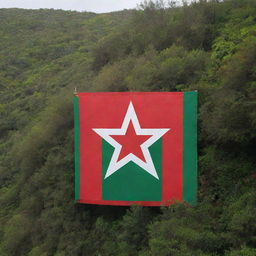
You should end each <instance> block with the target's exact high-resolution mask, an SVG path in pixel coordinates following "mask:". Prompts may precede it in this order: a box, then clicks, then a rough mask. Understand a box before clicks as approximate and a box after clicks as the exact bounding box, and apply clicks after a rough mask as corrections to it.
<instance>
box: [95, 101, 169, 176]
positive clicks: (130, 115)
mask: <svg viewBox="0 0 256 256" xmlns="http://www.w3.org/2000/svg"><path fill="white" fill-rule="evenodd" d="M130 122H132V124H133V126H134V130H135V132H136V135H151V137H150V138H149V139H147V140H146V141H145V142H143V143H142V144H141V145H140V147H141V150H142V152H143V155H144V158H145V162H144V161H142V160H141V159H140V158H138V157H137V156H135V155H134V154H133V153H130V154H128V155H126V156H125V157H124V158H122V159H121V160H119V161H118V158H119V154H120V152H121V149H122V145H120V144H119V143H118V142H117V141H116V140H114V139H113V138H112V137H111V135H125V134H126V131H127V129H128V126H129V123H130ZM92 130H93V131H95V132H96V133H97V134H98V135H99V136H101V137H102V138H103V139H104V140H105V141H106V142H108V143H109V144H110V145H112V146H113V147H114V148H115V150H114V153H113V155H112V157H111V160H110V163H109V166H108V169H107V172H106V175H105V177H104V179H106V178H107V177H109V176H110V175H112V174H113V173H115V172H116V171H117V170H119V169H120V168H121V167H123V166H124V165H126V164H127V163H128V162H130V161H132V162H134V163H135V164H137V165H138V166H140V167H141V168H142V169H144V170H145V171H146V172H148V173H149V174H151V175H152V176H154V177H155V178H156V179H159V177H158V175H157V172H156V169H155V166H154V163H153V161H152V158H151V155H150V153H149V150H148V148H149V147H150V146H151V145H152V144H153V143H155V142H156V141H157V140H158V139H160V138H161V137H162V136H163V135H164V134H165V133H166V132H168V131H169V130H170V129H169V128H164V129H158V128H154V129H142V128H141V127H140V123H139V121H138V118H137V115H136V112H135V109H134V107H133V104H132V102H130V104H129V107H128V110H127V112H126V115H125V117H124V120H123V123H122V126H121V128H113V129H105V128H102V129H98V128H97V129H96V128H94V129H92Z"/></svg>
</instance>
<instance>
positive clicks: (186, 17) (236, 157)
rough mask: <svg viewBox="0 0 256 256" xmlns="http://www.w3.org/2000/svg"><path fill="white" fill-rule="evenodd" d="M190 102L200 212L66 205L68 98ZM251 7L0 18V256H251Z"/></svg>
mask: <svg viewBox="0 0 256 256" xmlns="http://www.w3.org/2000/svg"><path fill="white" fill-rule="evenodd" d="M74 87H77V88H78V90H79V91H191V90H198V92H199V109H198V112H199V120H198V126H199V134H198V136H199V141H198V143H199V148H198V149H199V177H198V181H199V188H198V198H199V204H198V205H197V206H196V207H190V206H188V205H186V204H182V203H179V202H177V203H176V204H174V205H172V206H170V207H162V208H158V207H138V206H134V207H111V206H93V205H79V204H74V177H73V173H74V157H73V154H74V152H73V148H74V146H73V144H74V142H73V106H72V96H73V95H72V93H73V88H74ZM255 145H256V1H255V0H226V1H218V0H212V1H205V0H200V1H198V3H193V4H191V5H187V4H184V6H182V7H181V6H175V4H174V3H173V2H172V3H171V4H170V5H169V6H164V5H163V4H162V2H158V3H155V4H153V3H152V2H145V3H144V4H142V5H141V6H140V8H139V9H138V10H136V11H135V10H132V11H123V12H115V13H110V14H94V13H87V12H82V13H78V12H71V11H61V10H45V9H40V10H21V9H0V182H1V190H0V227H1V228H0V255H1V256H23V255H24V256H25V255H26V256H69V255H70V256H76V255H77V256H87V255H88V256H136V255H137V256H148V255H149V256H255V255H256V221H255V216H256V189H255V188H256V146H255Z"/></svg>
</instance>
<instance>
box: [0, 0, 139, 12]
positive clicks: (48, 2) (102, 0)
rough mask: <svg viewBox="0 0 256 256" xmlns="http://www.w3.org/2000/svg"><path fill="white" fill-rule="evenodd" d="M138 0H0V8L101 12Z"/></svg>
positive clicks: (118, 8) (131, 3)
mask: <svg viewBox="0 0 256 256" xmlns="http://www.w3.org/2000/svg"><path fill="white" fill-rule="evenodd" d="M140 2H142V0H0V8H13V7H17V8H25V9H39V8H54V9H63V10H76V11H90V12H97V13H102V12H111V11H117V10H123V9H131V8H136V6H137V4H139V3H140Z"/></svg>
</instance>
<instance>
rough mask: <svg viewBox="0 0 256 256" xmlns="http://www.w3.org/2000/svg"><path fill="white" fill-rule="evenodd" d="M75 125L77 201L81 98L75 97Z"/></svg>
mask: <svg viewBox="0 0 256 256" xmlns="http://www.w3.org/2000/svg"><path fill="white" fill-rule="evenodd" d="M73 102H74V125H75V129H74V130H75V200H79V199H80V120H79V98H78V97H77V96H74V100H73Z"/></svg>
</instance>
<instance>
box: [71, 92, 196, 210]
mask: <svg viewBox="0 0 256 256" xmlns="http://www.w3.org/2000/svg"><path fill="white" fill-rule="evenodd" d="M196 113H197V92H100V93H78V94H76V95H75V96H74V114H75V200H76V202H79V203H88V204H104V205H132V204H139V205H144V206H160V205H170V204H172V203H173V202H175V201H177V200H178V201H185V202H187V203H189V204H191V205H195V204H196V200H197V197H196V194H197V121H196V119H197V118H196V115H197V114H196Z"/></svg>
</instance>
